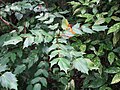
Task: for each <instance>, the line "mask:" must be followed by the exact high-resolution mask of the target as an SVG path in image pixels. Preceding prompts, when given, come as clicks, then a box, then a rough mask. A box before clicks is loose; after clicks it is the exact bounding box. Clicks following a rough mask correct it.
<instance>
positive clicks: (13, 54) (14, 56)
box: [10, 53, 16, 63]
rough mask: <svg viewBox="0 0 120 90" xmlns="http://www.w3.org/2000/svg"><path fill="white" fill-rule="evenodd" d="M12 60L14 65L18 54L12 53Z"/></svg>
mask: <svg viewBox="0 0 120 90" xmlns="http://www.w3.org/2000/svg"><path fill="white" fill-rule="evenodd" d="M10 59H11V61H12V62H13V63H14V62H15V59H16V54H15V53H11V55H10Z"/></svg>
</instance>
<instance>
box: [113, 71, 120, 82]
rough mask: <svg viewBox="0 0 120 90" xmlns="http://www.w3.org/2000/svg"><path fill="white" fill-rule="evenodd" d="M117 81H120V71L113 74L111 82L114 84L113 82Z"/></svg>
mask: <svg viewBox="0 0 120 90" xmlns="http://www.w3.org/2000/svg"><path fill="white" fill-rule="evenodd" d="M118 82H120V72H119V73H117V74H115V76H114V77H113V79H112V82H111V84H115V83H118Z"/></svg>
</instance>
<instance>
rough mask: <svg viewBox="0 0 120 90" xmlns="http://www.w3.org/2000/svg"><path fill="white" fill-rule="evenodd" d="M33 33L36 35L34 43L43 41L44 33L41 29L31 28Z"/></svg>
mask: <svg viewBox="0 0 120 90" xmlns="http://www.w3.org/2000/svg"><path fill="white" fill-rule="evenodd" d="M31 33H32V34H33V35H35V41H34V43H36V44H39V43H41V42H42V41H43V38H44V37H43V35H42V33H41V32H40V30H31Z"/></svg>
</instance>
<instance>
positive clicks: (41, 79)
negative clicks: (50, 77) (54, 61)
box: [40, 77, 47, 87]
mask: <svg viewBox="0 0 120 90" xmlns="http://www.w3.org/2000/svg"><path fill="white" fill-rule="evenodd" d="M40 82H41V84H42V85H43V86H44V87H47V80H46V79H45V78H44V77H40Z"/></svg>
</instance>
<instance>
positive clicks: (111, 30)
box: [107, 23, 120, 34]
mask: <svg viewBox="0 0 120 90" xmlns="http://www.w3.org/2000/svg"><path fill="white" fill-rule="evenodd" d="M119 29H120V23H116V24H114V25H113V26H111V27H110V29H109V30H108V33H107V34H110V33H113V32H116V31H118V30H119Z"/></svg>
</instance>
